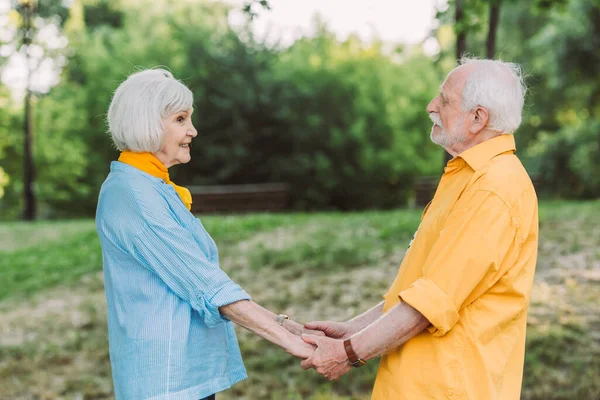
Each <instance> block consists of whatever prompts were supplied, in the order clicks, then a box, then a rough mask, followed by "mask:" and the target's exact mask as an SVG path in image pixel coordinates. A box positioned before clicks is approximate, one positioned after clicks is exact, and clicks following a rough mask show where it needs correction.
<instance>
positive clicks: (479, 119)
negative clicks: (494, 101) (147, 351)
mask: <svg viewBox="0 0 600 400" xmlns="http://www.w3.org/2000/svg"><path fill="white" fill-rule="evenodd" d="M472 113H473V114H471V118H472V124H471V128H470V129H469V130H470V133H471V134H473V135H477V134H478V133H479V132H481V131H482V130H483V129H484V128H485V127H486V126H487V124H488V121H489V119H490V113H489V111H488V109H487V108H485V107H481V106H477V108H475V109H474V110H473V111H472Z"/></svg>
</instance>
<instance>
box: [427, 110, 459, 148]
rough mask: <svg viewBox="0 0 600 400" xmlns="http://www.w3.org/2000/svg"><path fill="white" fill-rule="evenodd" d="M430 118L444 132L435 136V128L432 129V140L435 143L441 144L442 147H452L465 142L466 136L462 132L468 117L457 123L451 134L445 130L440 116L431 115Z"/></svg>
mask: <svg viewBox="0 0 600 400" xmlns="http://www.w3.org/2000/svg"><path fill="white" fill-rule="evenodd" d="M429 118H430V119H431V121H432V122H433V123H434V124H435V125H438V126H439V127H440V129H441V130H442V131H441V132H440V133H439V134H438V135H437V136H434V133H433V129H434V128H435V126H432V127H431V135H430V138H431V141H432V142H433V143H435V144H439V145H440V146H442V147H450V146H453V145H455V144H456V143H462V142H464V141H465V134H464V133H463V132H462V130H463V128H464V124H465V118H466V116H465V117H463V118H460V119H459V120H458V121H456V124H455V125H454V128H453V129H452V130H451V131H450V132H449V133H448V132H446V130H445V129H444V125H443V124H442V120H441V119H440V115H439V114H436V113H429Z"/></svg>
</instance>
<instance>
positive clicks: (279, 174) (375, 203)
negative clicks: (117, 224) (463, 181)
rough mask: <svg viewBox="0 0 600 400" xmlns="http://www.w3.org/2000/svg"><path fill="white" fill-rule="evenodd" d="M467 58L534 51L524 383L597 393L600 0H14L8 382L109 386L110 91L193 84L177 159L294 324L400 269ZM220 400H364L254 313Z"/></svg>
mask: <svg viewBox="0 0 600 400" xmlns="http://www.w3.org/2000/svg"><path fill="white" fill-rule="evenodd" d="M462 54H468V55H471V56H476V57H480V58H501V59H503V60H505V61H512V62H517V63H519V64H521V66H522V69H523V71H524V73H525V75H526V82H527V84H528V86H529V92H528V96H527V99H526V106H525V110H524V118H523V124H522V125H521V127H520V128H519V130H518V131H517V132H516V134H515V138H516V141H517V155H518V156H519V157H520V159H521V160H522V162H523V164H524V165H525V167H526V168H527V170H528V171H529V173H530V175H531V176H532V178H533V179H534V183H535V186H536V189H537V192H538V196H539V198H540V227H541V237H540V248H539V261H538V267H537V276H536V281H535V286H534V290H533V294H532V303H531V309H530V312H529V322H528V324H529V327H528V340H527V353H526V362H525V373H524V384H523V385H524V386H523V395H522V398H523V399H540V400H541V399H590V400H596V399H600V200H598V199H599V198H600V85H599V83H598V77H599V76H600V1H599V0H530V1H516V0H512V1H511V0H502V1H501V0H449V1H446V0H421V1H419V2H414V1H408V0H406V1H405V0H354V1H341V0H304V1H290V0H288V1H285V0H253V1H252V0H229V1H202V0H180V1H170V0H152V1H150V0H127V1H126V0H62V1H61V0H20V1H15V0H13V1H10V0H0V79H1V86H0V399H2V400H4V399H112V398H114V396H113V393H112V383H111V377H110V364H109V359H108V344H107V332H106V306H105V299H104V292H103V284H102V274H101V269H102V260H101V253H100V247H99V243H98V239H97V236H96V233H95V229H94V222H93V217H94V213H95V207H96V200H97V196H98V191H99V188H100V186H101V184H102V182H103V180H104V179H105V178H106V175H107V173H108V168H109V164H110V162H111V161H112V160H115V159H116V158H117V157H118V153H117V152H116V151H115V149H114V148H113V146H112V144H111V141H110V138H109V135H108V134H107V128H106V121H105V116H106V111H107V109H108V105H109V102H110V99H111V95H112V93H113V91H114V90H115V89H116V88H117V86H118V85H119V83H120V82H122V81H123V80H124V79H125V78H126V77H127V76H128V75H129V74H130V73H132V72H134V71H136V70H139V69H144V68H152V67H157V66H161V67H163V68H167V69H169V70H170V71H171V72H172V73H173V74H174V75H175V77H177V78H179V79H181V80H182V81H183V82H184V83H185V84H186V85H187V86H188V87H190V89H191V90H192V92H193V93H194V101H195V109H196V111H195V113H194V115H193V119H194V124H195V126H196V128H197V130H198V132H199V135H198V137H197V138H196V139H195V141H194V146H193V147H192V150H191V151H192V162H191V163H189V164H187V165H185V166H178V167H174V168H172V169H171V171H170V173H171V176H172V178H173V180H174V181H175V182H177V183H178V184H181V185H186V186H188V187H190V188H191V190H192V192H193V194H194V207H195V208H194V210H193V211H194V212H195V213H197V214H198V215H199V216H200V217H201V218H202V221H203V223H204V224H205V226H206V228H207V230H208V231H209V233H210V234H211V235H212V236H213V237H214V239H215V241H216V242H217V245H218V246H219V249H220V254H221V263H222V268H223V269H224V270H225V271H226V272H227V273H228V274H229V275H230V276H231V277H232V279H234V280H235V281H237V282H239V283H240V284H241V285H242V286H243V287H244V288H245V289H246V290H247V291H248V292H249V293H250V294H251V295H252V296H253V297H254V299H255V300H257V301H258V302H259V303H261V304H263V305H265V306H266V307H268V308H270V309H272V310H273V311H275V312H286V313H288V314H290V316H291V317H292V318H294V319H297V320H300V321H305V320H313V319H325V318H327V319H334V320H345V319H348V318H350V317H352V316H353V315H355V314H356V313H358V312H361V311H363V310H365V309H366V308H368V307H371V306H372V305H374V304H376V303H377V302H379V301H380V299H381V295H382V294H383V293H385V291H386V290H387V288H388V287H389V285H390V284H391V282H392V280H393V278H394V277H395V275H396V272H397V268H398V265H399V264H400V262H401V260H402V257H403V254H404V251H405V250H406V247H407V245H408V242H409V240H410V238H411V236H412V234H413V232H414V231H415V229H416V228H417V226H418V223H419V218H420V213H421V210H422V206H423V205H424V203H426V202H427V201H428V200H429V199H430V197H431V196H432V195H433V190H434V189H435V186H436V184H437V180H438V179H439V177H440V175H441V173H442V171H443V167H444V165H445V160H446V155H445V153H444V151H443V149H441V148H440V147H438V146H436V145H434V144H433V143H431V142H430V139H429V132H430V130H431V122H430V120H429V117H428V115H427V113H426V112H425V107H426V106H427V104H428V103H429V101H430V100H431V99H432V98H433V97H434V96H435V95H436V94H437V92H438V88H439V85H440V84H441V83H442V81H443V80H444V78H445V76H446V75H447V73H448V72H449V71H450V70H451V69H452V68H453V67H454V66H455V65H456V60H457V58H458V57H459V56H460V55H462ZM238 333H239V336H240V342H241V347H242V351H243V356H244V360H245V364H246V366H247V368H248V371H249V379H248V380H246V381H244V382H242V383H240V384H238V385H236V386H235V387H234V388H232V389H230V390H228V391H226V392H225V393H223V394H222V395H220V398H223V399H252V400H253V399H317V400H319V399H339V400H348V399H368V398H370V397H369V395H370V389H371V387H372V383H373V380H374V376H375V371H376V368H377V365H376V364H377V363H376V362H373V363H370V364H369V365H368V366H367V367H366V368H362V369H360V370H357V371H353V372H352V373H351V374H349V375H348V376H346V377H344V378H342V380H340V381H338V382H333V383H331V382H328V381H326V380H324V379H322V378H321V377H320V376H319V375H318V374H316V373H315V372H314V371H310V372H304V371H301V370H300V368H299V365H298V363H297V362H296V361H295V360H294V359H292V358H291V357H290V356H288V355H287V354H285V353H283V352H282V351H280V350H278V349H277V348H275V347H274V346H272V345H270V344H269V343H266V342H265V341H262V340H259V339H257V338H255V337H252V336H251V335H249V334H247V333H246V332H244V331H242V330H238Z"/></svg>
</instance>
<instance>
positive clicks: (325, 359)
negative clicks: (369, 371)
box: [300, 335, 352, 380]
mask: <svg viewBox="0 0 600 400" xmlns="http://www.w3.org/2000/svg"><path fill="white" fill-rule="evenodd" d="M302 339H303V340H304V341H305V342H306V343H308V344H311V345H314V346H317V349H316V350H315V351H314V353H313V354H312V355H311V356H310V357H308V358H307V359H306V360H304V361H302V362H301V363H300V366H301V367H302V369H309V368H314V369H316V370H317V372H318V373H319V374H321V375H323V376H324V377H325V378H327V379H329V380H335V379H338V378H340V377H341V376H343V375H345V374H347V373H348V372H349V371H350V370H351V369H352V365H350V362H349V361H348V356H347V355H346V350H345V349H344V343H343V341H342V340H339V339H332V338H328V337H322V336H315V335H302Z"/></svg>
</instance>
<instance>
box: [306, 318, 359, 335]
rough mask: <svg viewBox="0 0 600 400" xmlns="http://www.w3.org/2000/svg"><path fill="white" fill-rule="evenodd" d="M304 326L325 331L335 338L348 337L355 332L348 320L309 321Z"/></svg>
mask: <svg viewBox="0 0 600 400" xmlns="http://www.w3.org/2000/svg"><path fill="white" fill-rule="evenodd" d="M304 327H305V328H307V329H314V330H316V331H320V332H323V333H324V334H325V336H327V337H330V338H333V339H347V338H349V337H350V336H352V335H353V334H354V333H355V332H354V330H353V329H352V328H351V327H350V324H348V323H347V322H334V321H313V322H307V323H306V324H304Z"/></svg>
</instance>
